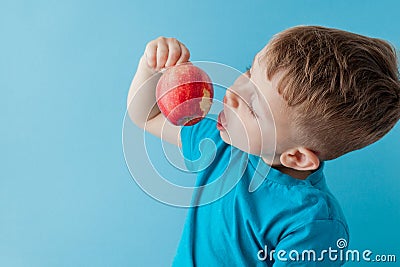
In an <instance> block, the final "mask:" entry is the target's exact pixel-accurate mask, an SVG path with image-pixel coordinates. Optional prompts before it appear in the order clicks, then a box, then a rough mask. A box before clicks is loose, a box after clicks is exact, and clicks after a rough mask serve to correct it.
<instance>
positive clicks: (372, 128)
mask: <svg viewBox="0 0 400 267" xmlns="http://www.w3.org/2000/svg"><path fill="white" fill-rule="evenodd" d="M263 52H264V54H263V56H262V57H263V58H265V60H266V66H267V68H266V72H267V73H266V75H267V78H268V79H269V80H271V78H272V77H273V75H275V74H276V73H277V72H278V71H279V72H280V71H282V72H283V75H282V78H281V80H280V81H279V83H278V91H279V93H280V94H281V95H282V97H283V98H284V99H285V100H286V102H287V108H288V111H289V114H290V115H289V116H290V120H291V122H292V126H293V127H295V128H294V129H296V131H295V132H296V136H294V137H293V138H294V140H296V142H297V143H298V144H300V145H303V146H305V147H307V148H309V149H311V150H313V151H316V152H317V154H318V155H319V157H320V159H321V160H329V159H334V158H337V157H339V156H341V155H343V154H345V153H348V152H350V151H353V150H357V149H360V148H363V147H365V146H367V145H369V144H371V143H374V142H375V141H377V140H379V139H380V138H382V137H383V136H384V135H385V134H386V133H387V132H389V130H390V129H392V128H393V126H394V125H395V124H396V122H397V121H398V120H399V118H400V81H399V72H398V68H397V58H396V52H395V49H394V48H393V47H392V46H391V45H390V44H389V43H387V42H386V41H383V40H380V39H376V38H370V37H366V36H362V35H358V34H355V33H350V32H346V31H342V30H338V29H331V28H325V27H320V26H298V27H294V28H290V29H288V30H285V31H283V32H280V33H278V34H277V35H275V36H274V38H272V40H271V41H270V43H269V44H268V45H267V46H266V48H265V50H264V51H263Z"/></svg>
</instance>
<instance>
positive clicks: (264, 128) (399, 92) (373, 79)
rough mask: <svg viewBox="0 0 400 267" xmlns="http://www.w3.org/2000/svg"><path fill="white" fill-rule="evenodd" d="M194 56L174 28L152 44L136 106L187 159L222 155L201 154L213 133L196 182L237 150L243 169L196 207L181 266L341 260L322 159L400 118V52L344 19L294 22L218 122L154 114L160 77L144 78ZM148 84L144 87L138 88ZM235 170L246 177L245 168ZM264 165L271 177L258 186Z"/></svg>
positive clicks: (342, 234) (211, 175)
mask: <svg viewBox="0 0 400 267" xmlns="http://www.w3.org/2000/svg"><path fill="white" fill-rule="evenodd" d="M189 56H190V55H189V51H188V49H187V48H186V47H185V45H183V44H182V43H181V42H179V41H177V40H176V39H174V38H163V37H160V38H157V39H156V40H153V41H151V42H149V43H148V45H147V46H146V49H145V53H144V55H143V56H142V58H141V59H140V62H139V66H138V69H137V72H136V75H135V77H134V79H133V81H132V84H131V89H130V92H129V95H128V112H129V115H130V117H131V119H132V121H133V122H134V123H135V124H137V125H138V126H139V127H142V128H145V130H146V131H148V132H150V133H152V134H154V135H156V136H159V137H160V136H161V131H163V139H164V140H166V141H168V142H171V143H173V144H176V145H178V146H180V147H182V151H183V154H184V156H185V158H186V159H187V160H189V161H190V160H196V159H198V158H199V157H200V156H201V157H203V156H204V157H206V158H207V157H211V156H213V155H207V150H203V151H202V152H203V153H204V154H205V155H202V154H201V153H200V151H199V144H200V142H201V140H203V139H204V138H209V139H212V140H213V141H214V143H215V145H216V154H215V159H218V160H214V161H212V163H211V164H210V165H209V166H208V167H207V168H206V169H204V170H202V171H200V172H199V173H198V179H197V185H198V186H200V185H206V184H209V183H210V182H212V181H214V180H216V179H217V178H218V177H219V176H220V175H221V173H223V172H224V171H226V170H227V164H228V163H229V161H230V158H232V159H233V160H232V162H231V163H230V164H233V165H235V166H242V168H241V170H242V172H241V173H242V175H241V178H240V180H239V182H238V183H237V184H236V185H235V187H234V188H233V189H232V190H231V191H229V193H227V194H226V195H224V196H223V197H221V198H220V199H218V200H216V201H214V202H212V203H210V204H207V205H202V206H196V205H194V206H196V207H193V208H191V209H190V210H189V213H188V217H187V221H186V224H185V227H184V231H183V235H182V238H181V241H180V244H179V247H178V250H177V254H176V255H175V258H174V262H173V265H174V266H288V265H290V266H339V265H342V264H343V263H344V262H345V259H346V257H345V256H346V254H345V252H346V242H348V241H349V229H348V225H347V223H346V219H345V217H344V215H343V212H342V210H341V208H340V206H339V203H338V202H337V200H336V199H335V197H334V196H333V195H332V193H331V192H330V191H329V189H328V188H327V185H326V182H325V177H324V174H323V167H324V162H325V161H327V160H331V159H335V158H337V157H339V156H341V155H343V154H346V153H348V152H350V151H354V150H357V149H360V148H363V147H365V146H367V145H369V144H371V143H373V142H375V141H377V140H379V139H380V138H382V137H383V136H384V135H385V134H386V133H387V132H388V131H389V130H390V129H391V128H392V127H393V126H394V125H395V124H396V122H397V121H398V120H399V118H400V82H399V74H398V69H397V61H396V54H395V50H394V49H393V48H392V47H391V46H390V45H389V44H388V43H387V42H385V41H382V40H379V39H374V38H369V37H365V36H361V35H357V34H354V33H350V32H346V31H341V30H337V29H331V28H325V27H319V26H298V27H294V28H290V29H288V30H285V31H283V32H280V33H278V34H277V35H276V36H274V38H272V40H271V41H270V42H269V43H268V44H267V45H266V46H265V47H264V48H263V49H262V50H261V51H260V52H259V53H258V54H257V55H256V56H255V58H254V61H253V64H252V66H251V68H250V69H249V70H248V71H247V72H246V73H245V74H243V75H241V76H240V77H239V78H238V79H237V80H236V81H235V82H234V84H233V85H232V86H231V87H230V88H229V89H228V90H227V91H226V95H225V97H224V109H223V111H222V112H221V113H220V114H219V116H218V120H217V122H216V121H215V120H214V121H213V120H210V119H204V120H202V121H201V122H200V123H198V124H196V125H194V126H190V127H178V126H174V125H172V124H170V123H168V122H167V123H166V124H165V125H164V126H163V124H164V122H165V118H164V117H163V115H162V114H160V111H159V109H158V108H157V106H155V107H154V108H153V109H152V112H151V113H150V115H149V116H148V114H147V112H146V111H148V110H149V109H151V107H153V105H154V103H155V83H156V82H157V80H156V79H152V80H151V81H150V82H149V83H150V84H147V86H146V88H140V86H141V85H142V84H143V83H144V82H145V80H146V79H148V78H149V77H150V76H152V75H153V74H156V73H157V71H159V70H160V69H162V68H164V67H170V66H174V65H177V64H180V63H184V62H187V61H188V60H189ZM156 75H160V74H156ZM139 88H140V89H141V90H147V91H146V93H142V94H137V92H138V90H139ZM134 96H135V97H134ZM271 137H276V147H275V146H274V144H275V143H274V142H275V140H272V141H271V139H272V138H271ZM210 154H211V153H210ZM188 165H190V164H188ZM226 172H227V173H225V176H224V177H228V178H229V177H231V179H236V177H235V176H237V171H236V172H233V171H231V172H229V170H228V171H226ZM256 175H258V176H261V177H264V178H265V179H264V180H263V182H262V183H261V185H259V187H258V188H257V189H256V190H255V191H254V192H251V190H249V187H250V185H251V180H252V178H253V177H254V176H256ZM204 193H205V192H196V194H195V195H194V198H193V199H194V200H195V201H199V199H201V197H203V194H204ZM209 193H212V192H209ZM194 204H196V203H194Z"/></svg>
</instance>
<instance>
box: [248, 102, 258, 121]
mask: <svg viewBox="0 0 400 267" xmlns="http://www.w3.org/2000/svg"><path fill="white" fill-rule="evenodd" d="M249 109H250V113H251V115H252V116H253V117H255V118H257V117H258V116H257V113H256V112H255V111H254V108H253V105H252V104H251V103H249Z"/></svg>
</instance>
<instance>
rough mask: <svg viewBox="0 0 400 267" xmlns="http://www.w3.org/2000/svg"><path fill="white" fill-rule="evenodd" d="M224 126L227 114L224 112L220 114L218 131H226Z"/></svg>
mask: <svg viewBox="0 0 400 267" xmlns="http://www.w3.org/2000/svg"><path fill="white" fill-rule="evenodd" d="M224 124H226V121H225V114H224V111H221V112H220V113H219V114H218V121H217V129H218V130H219V131H224V130H226V129H225V125H224Z"/></svg>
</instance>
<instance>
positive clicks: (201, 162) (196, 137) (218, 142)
mask: <svg viewBox="0 0 400 267" xmlns="http://www.w3.org/2000/svg"><path fill="white" fill-rule="evenodd" d="M180 136H181V143H182V148H181V149H182V154H183V157H184V160H185V165H186V167H187V168H188V170H189V171H192V172H198V171H200V170H202V169H204V168H205V167H206V166H208V165H209V164H210V160H211V159H213V158H214V157H215V154H216V151H217V147H220V146H223V145H224V143H223V141H222V139H221V137H220V135H219V131H218V130H217V128H216V119H215V118H213V117H212V116H211V115H209V117H206V118H204V119H203V120H201V121H200V122H199V123H197V124H195V125H193V126H183V127H182V128H181V132H180Z"/></svg>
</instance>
